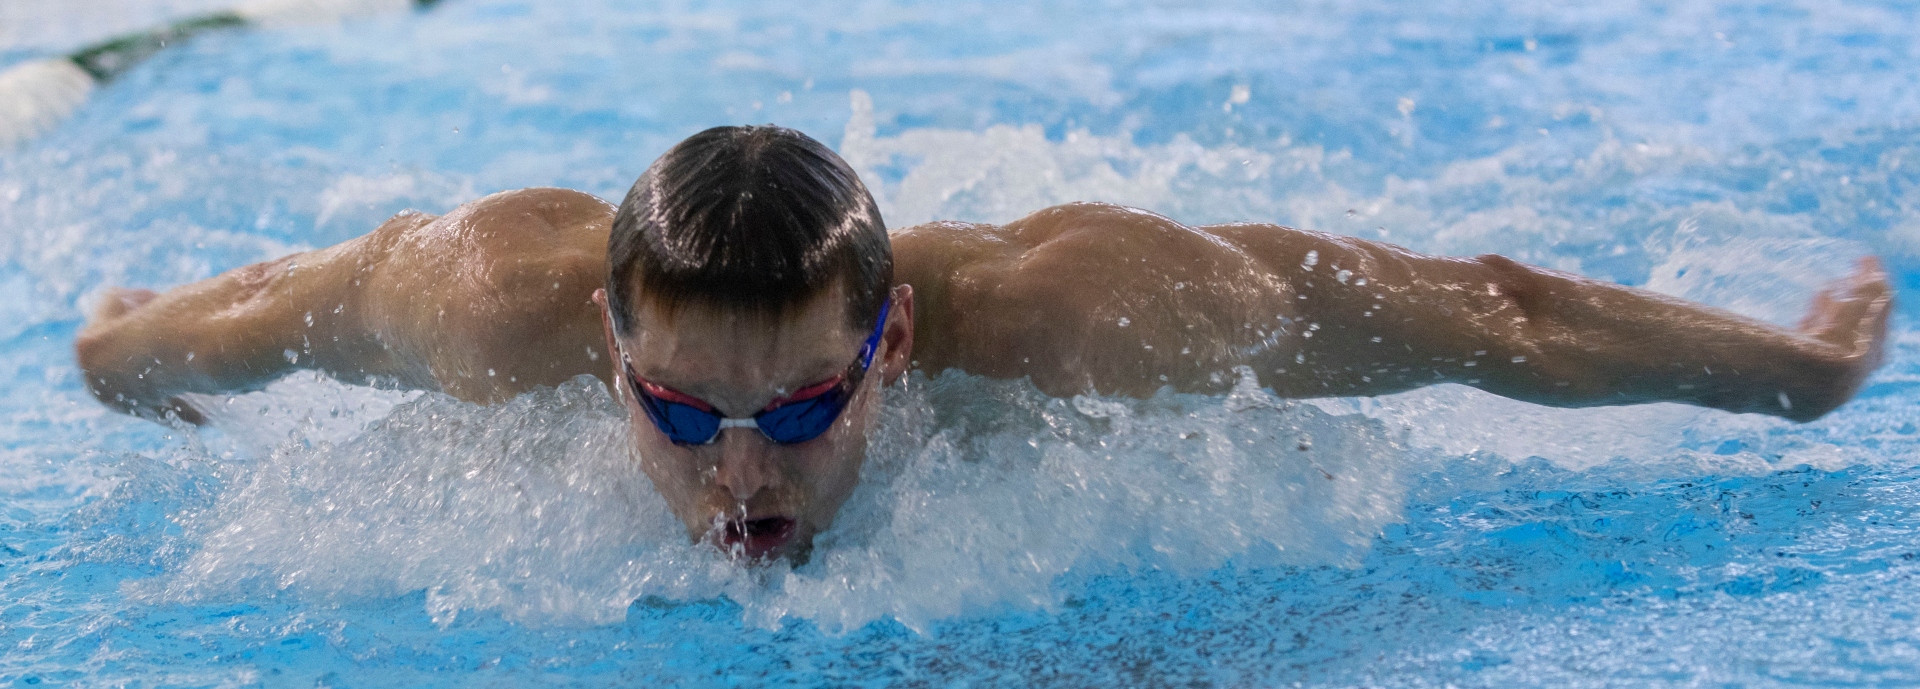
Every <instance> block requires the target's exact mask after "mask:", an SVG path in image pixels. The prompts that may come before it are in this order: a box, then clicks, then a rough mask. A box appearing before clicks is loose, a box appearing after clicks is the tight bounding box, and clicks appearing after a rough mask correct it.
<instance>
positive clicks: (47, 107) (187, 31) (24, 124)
mask: <svg viewBox="0 0 1920 689" xmlns="http://www.w3.org/2000/svg"><path fill="white" fill-rule="evenodd" d="M439 2H440V0H254V1H252V2H247V3H243V4H240V5H236V6H234V7H233V8H231V9H228V10H225V11H221V12H214V13H210V14H202V15H196V16H193V17H189V18H187V19H183V20H180V21H176V22H173V23H170V24H167V25H165V26H161V27H159V28H155V29H150V30H147V31H137V32H134V33H130V34H125V35H121V36H116V37H114V38H109V39H107V40H104V41H101V42H99V43H95V44H92V45H89V46H86V47H84V48H81V49H79V50H76V51H74V52H72V53H70V54H68V55H66V56H64V57H52V58H44V59H39V60H29V61H26V62H22V63H20V64H16V65H14V66H12V67H9V68H8V69H7V70H6V71H4V72H0V149H4V148H11V147H13V146H16V145H18V144H21V143H24V142H26V141H29V140H31V139H33V138H35V137H38V136H40V135H41V134H45V133H47V132H49V131H52V130H53V128H54V127H57V126H59V125H60V123H61V122H63V121H66V119H67V118H68V117H70V116H72V115H73V113H74V112H75V111H77V110H79V109H80V106H82V105H84V104H86V102H87V98H88V97H89V96H91V95H92V94H93V91H94V89H97V88H99V87H100V86H102V85H105V84H107V83H108V82H111V81H113V80H114V79H116V78H118V77H120V76H121V75H124V74H126V73H127V72H128V71H129V70H131V69H133V68H134V67H135V66H136V65H139V64H140V63H141V62H144V61H146V60H147V58H150V57H153V55H154V54H155V53H158V52H160V51H161V50H164V49H166V48H167V47H168V46H171V45H176V44H179V43H183V42H185V41H187V40H189V39H191V38H193V37H194V36H197V35H200V34H203V33H207V32H210V31H226V30H235V29H245V28H250V27H259V28H276V27H285V26H303V25H315V24H332V23H337V22H340V21H343V20H347V19H353V18H359V17H367V16H373V15H377V14H385V13H394V12H400V11H406V10H420V9H427V8H430V7H432V6H433V5H435V4H438V3H439Z"/></svg>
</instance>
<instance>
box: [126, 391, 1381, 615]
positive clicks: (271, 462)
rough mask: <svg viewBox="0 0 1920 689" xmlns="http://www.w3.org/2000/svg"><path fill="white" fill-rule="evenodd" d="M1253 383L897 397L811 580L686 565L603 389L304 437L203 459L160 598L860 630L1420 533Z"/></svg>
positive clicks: (1371, 426)
mask: <svg viewBox="0 0 1920 689" xmlns="http://www.w3.org/2000/svg"><path fill="white" fill-rule="evenodd" d="M1251 385H1252V383H1251V381H1247V384H1245V385H1242V386H1241V387H1240V388H1239V389H1237V390H1236V391H1235V392H1234V393H1233V394H1232V395H1229V396H1227V397H1224V398H1220V397H1206V396H1187V395H1171V394H1168V395H1162V396H1160V397H1156V398H1154V399H1152V400H1147V401H1138V400H1118V399H1090V398H1077V399H1075V400H1071V401H1069V400H1060V399H1052V398H1047V397H1044V396H1042V395H1040V394H1039V393H1038V392H1037V391H1035V390H1033V389H1032V388H1031V387H1030V386H1028V385H1026V384H1024V383H1004V382H994V381H986V380H983V379H978V378H974V377H970V376H964V375H959V374H950V375H947V376H945V377H942V378H941V379H939V380H936V381H927V380H925V379H924V378H920V379H917V380H916V381H915V382H914V383H912V386H913V387H912V389H908V390H902V389H894V390H892V391H890V392H889V397H890V399H889V402H890V405H889V407H888V408H889V411H888V412H887V416H886V419H885V421H884V423H883V428H882V429H881V430H880V431H878V433H877V436H876V438H875V439H874V448H873V456H872V458H871V459H870V461H869V463H868V465H867V466H866V468H865V471H864V475H863V483H862V485H861V487H860V489H859V490H858V491H857V493H856V495H855V496H854V498H853V499H852V500H851V501H850V503H849V505H848V507H847V508H846V510H845V511H844V512H843V514H842V517H841V519H840V520H839V525H838V526H837V527H836V528H835V529H834V530H832V531H829V532H828V533H826V534H823V535H822V536H821V537H820V539H819V541H818V543H819V545H820V548H819V550H818V551H817V552H816V555H815V558H814V560H813V562H812V563H810V564H809V565H807V566H806V567H803V568H800V569H799V570H798V571H792V570H788V569H786V568H785V567H771V568H767V569H763V570H752V569H746V568H741V567H738V566H735V565H733V564H731V563H729V562H727V561H725V560H724V558H722V557H721V556H719V555H718V554H717V553H716V552H714V551H712V550H711V549H709V548H706V547H701V546H695V545H692V544H690V543H688V541H687V539H686V536H685V532H684V530H683V529H682V527H681V526H680V525H679V523H678V522H677V521H676V520H675V519H674V518H673V517H672V516H671V515H670V514H669V513H668V511H667V509H666V506H665V505H664V503H663V502H662V501H661V500H660V499H659V497H658V496H657V495H656V494H655V493H654V492H653V490H652V488H651V486H650V484H649V483H648V481H647V479H646V478H645V476H644V475H643V474H641V473H640V472H639V470H638V468H637V466H636V464H635V463H634V462H633V461H632V460H631V459H630V456H629V454H628V451H627V449H626V448H627V444H626V442H627V441H626V432H627V431H626V425H625V424H626V422H625V419H624V418H622V416H621V415H620V414H621V412H620V408H619V407H618V406H617V405H615V404H614V403H613V402H612V400H611V399H609V398H608V397H607V395H606V392H605V388H604V387H603V386H601V385H600V384H599V383H598V382H596V381H594V380H593V379H591V378H589V377H584V376H583V377H582V378H580V379H577V380H576V381H574V382H572V383H569V384H567V385H565V386H562V387H561V388H559V389H556V390H548V391H543V392H535V393H531V394H529V395H525V396H522V397H520V398H518V399H516V400H514V401H512V402H510V403H508V404H505V405H502V406H498V407H478V406H473V405H468V404H464V403H460V402H457V401H454V400H452V399H450V398H446V397H444V396H439V395H426V396H423V397H420V398H418V399H414V400H411V401H407V402H404V403H402V404H400V405H399V406H398V407H395V408H394V409H392V411H391V413H390V414H387V415H386V416H385V417H384V418H380V419H379V420H378V421H377V422H375V423H373V424H372V425H370V426H368V427H367V428H366V430H365V431H364V432H361V433H354V434H349V437H345V438H343V439H340V440H339V441H338V442H332V441H328V440H324V439H318V438H315V437H311V436H309V437H300V436H299V434H296V435H295V437H294V439H292V440H289V441H285V442H282V443H281V444H280V445H279V446H278V447H276V448H275V449H273V450H272V451H271V452H269V453H266V454H265V455H264V456H260V457H258V458H257V459H254V458H248V457H245V456H234V455H230V454H229V455H223V454H220V453H215V452H207V453H205V454H204V456H203V459H202V461H204V462H207V463H209V464H211V465H214V466H213V468H212V469H211V470H210V472H211V473H212V474H214V475H220V476H226V477H229V480H230V481H231V484H230V485H228V486H227V487H226V488H225V489H224V490H222V491H221V492H220V493H219V496H218V499H217V502H216V503H214V504H213V505H212V506H211V507H209V508H207V509H204V510H194V511H187V512H186V513H183V514H180V515H176V518H177V519H179V520H180V521H181V522H182V523H183V525H184V526H185V529H186V534H185V536H184V537H183V538H184V539H185V543H186V544H188V545H186V546H185V547H184V548H182V551H183V552H186V553H188V554H187V555H186V556H185V557H184V559H182V560H181V561H179V562H178V563H176V564H175V565H174V566H171V567H169V568H168V569H169V573H168V574H167V575H164V576H163V577H161V578H159V579H156V580H153V581H150V582H147V583H144V584H142V585H140V590H139V592H138V593H140V594H141V595H143V596H146V597H148V598H150V599H155V600H192V599H201V598H207V597H214V598H219V597H225V596H231V595H234V594H236V593H243V594H245V593H251V594H259V595H275V594H278V593H283V592H284V593H290V594H292V595H298V596H302V597H306V598H316V599H341V598H353V597H361V596H392V595H401V594H404V593H406V592H409V591H420V590H424V591H426V592H427V597H428V603H427V605H428V608H429V612H431V613H432V614H433V615H434V616H435V618H436V619H437V620H440V621H441V622H442V623H448V622H451V621H452V620H454V619H457V618H458V617H459V616H460V615H462V614H466V613H468V612H471V611H481V610H484V611H494V612H498V613H499V614H501V615H504V616H506V617H508V618H510V619H515V620H521V621H526V622H529V623H535V624H572V623H605V622H609V621H614V620H618V619H620V618H621V617H622V616H623V615H624V614H625V611H626V609H627V607H628V605H629V604H630V603H632V602H633V601H634V600H636V599H638V598H640V597H643V596H649V595H653V596H662V597H666V598H669V599H701V598H710V597H713V596H719V595H726V596H728V597H730V598H732V599H733V600H735V601H736V602H739V603H740V604H741V605H742V606H743V607H744V608H745V610H746V617H747V618H748V619H749V620H750V621H752V622H753V623H755V624H760V625H766V626H777V625H779V624H780V623H781V620H783V619H786V618H789V617H793V618H801V619H807V620H810V621H812V622H814V623H815V624H818V625H819V626H821V627H822V628H825V629H829V630H836V631H841V630H848V629H853V628H857V627H858V626H860V625H862V624H865V623H866V622H868V621H871V620H874V619H880V618H891V619H896V620H899V621H901V622H903V623H906V624H908V625H910V626H914V627H916V628H924V627H925V625H926V624H928V623H929V622H931V621H933V620H937V619H940V618H943V617H947V616H951V615H954V614H959V613H964V612H968V611H978V610H985V609H991V608H995V607H999V606H1007V605H1011V606H1015V607H1051V606H1054V605H1056V604H1058V603H1059V602H1060V601H1061V600H1062V598H1063V596H1064V595H1065V593H1064V592H1063V591H1062V589H1061V588H1059V586H1058V584H1059V583H1060V581H1061V580H1062V579H1061V578H1062V577H1070V576H1072V575H1075V574H1076V573H1078V574H1081V575H1086V574H1095V573H1101V572H1110V571H1117V570H1125V569H1130V568H1143V567H1144V568H1160V569H1173V570H1177V571H1185V572H1190V571H1195V570H1205V569H1209V568H1212V567H1218V566H1221V565H1223V564H1225V563H1226V562H1228V561H1229V560H1233V561H1237V562H1242V563H1247V564H1262V563H1265V564H1273V563H1346V562H1351V561H1353V559H1354V558H1355V557H1357V556H1358V554H1359V553H1361V552H1363V551H1364V549H1365V547H1366V546H1367V544H1368V542H1369V541H1370V540H1371V539H1372V538H1373V537H1374V536H1375V535H1376V534H1377V533H1378V531H1379V529H1380V528H1381V526H1382V525H1383V524H1385V523H1388V522H1389V521H1392V520H1394V519H1396V518H1398V516H1399V514H1400V499H1401V495H1402V493H1403V492H1404V488H1403V487H1402V485H1401V483H1402V482H1401V481H1400V480H1399V479H1398V478H1397V477H1398V476H1400V475H1401V474H1402V472H1403V471H1405V469H1404V468H1403V466H1402V465H1404V463H1403V462H1402V461H1401V459H1400V458H1401V457H1402V456H1403V454H1404V453H1403V451H1402V450H1401V449H1400V448H1399V447H1398V446H1397V445H1396V444H1395V443H1393V442H1391V440H1390V439H1389V438H1387V437H1386V435H1385V433H1384V432H1383V430H1382V429H1381V427H1380V426H1379V424H1378V423H1376V422H1373V421H1369V420H1366V419H1364V418H1360V417H1344V418H1341V417H1333V416H1329V415H1327V414H1325V413H1323V412H1320V411H1318V410H1317V409H1314V408H1312V407H1310V406H1302V405H1296V404H1292V403H1288V402H1284V401H1281V400H1277V399H1274V398H1272V397H1271V396H1269V395H1267V394H1266V393H1264V392H1260V391H1258V390H1256V389H1254V388H1253V387H1251ZM254 397H255V398H257V397H258V396H254ZM240 406H241V407H242V408H243V409H244V408H245V406H246V405H244V404H243V405H240ZM936 410H937V411H936ZM373 411H374V412H377V411H378V410H373ZM350 413H351V412H350ZM241 416H250V414H242V415H241ZM318 435H330V433H319V434H318ZM141 492H142V491H137V490H136V491H130V492H128V493H127V494H128V495H135V494H140V493H141ZM147 492H148V493H151V492H154V491H147ZM130 499H131V498H130Z"/></svg>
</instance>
